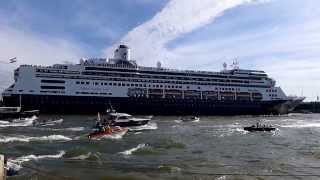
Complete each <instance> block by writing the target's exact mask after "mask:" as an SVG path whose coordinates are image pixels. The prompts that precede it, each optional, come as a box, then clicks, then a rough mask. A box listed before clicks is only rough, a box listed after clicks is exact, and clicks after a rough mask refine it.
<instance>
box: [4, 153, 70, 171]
mask: <svg viewBox="0 0 320 180" xmlns="http://www.w3.org/2000/svg"><path fill="white" fill-rule="evenodd" d="M64 154H65V151H59V153H58V154H54V155H38V156H37V155H33V154H32V155H27V156H22V157H18V158H16V159H8V163H7V166H8V168H12V169H14V170H16V171H18V170H20V169H21V168H22V167H23V166H22V163H24V162H28V161H31V160H35V161H38V160H41V159H59V158H61V157H62V156H63V155H64Z"/></svg>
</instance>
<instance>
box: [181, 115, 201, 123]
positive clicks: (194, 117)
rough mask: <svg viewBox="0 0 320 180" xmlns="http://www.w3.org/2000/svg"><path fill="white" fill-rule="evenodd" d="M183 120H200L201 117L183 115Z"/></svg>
mask: <svg viewBox="0 0 320 180" xmlns="http://www.w3.org/2000/svg"><path fill="white" fill-rule="evenodd" d="M181 121H183V122H198V121H200V117H198V116H192V117H183V118H181Z"/></svg>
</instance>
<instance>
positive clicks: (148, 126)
mask: <svg viewBox="0 0 320 180" xmlns="http://www.w3.org/2000/svg"><path fill="white" fill-rule="evenodd" d="M155 129H158V125H157V123H155V122H152V123H150V122H149V123H148V124H145V125H142V126H136V127H130V128H129V130H130V131H141V130H155Z"/></svg>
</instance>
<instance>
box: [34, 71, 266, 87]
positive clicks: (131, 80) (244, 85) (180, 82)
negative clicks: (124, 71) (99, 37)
mask: <svg viewBox="0 0 320 180" xmlns="http://www.w3.org/2000/svg"><path fill="white" fill-rule="evenodd" d="M36 77H45V78H50V77H52V78H67V79H80V78H81V79H88V80H92V79H93V78H92V77H79V76H60V75H59V77H58V76H46V75H40V74H37V75H36ZM95 79H97V78H95ZM99 79H100V78H99ZM101 80H106V81H129V82H145V83H170V84H192V85H211V86H238V87H255V88H270V86H265V85H247V84H242V85H241V84H231V83H228V84H222V83H207V82H184V81H165V80H151V79H122V78H103V79H101ZM77 84H87V85H88V84H90V83H89V82H83V81H81V82H80V81H77ZM98 84H99V83H95V84H94V85H98Z"/></svg>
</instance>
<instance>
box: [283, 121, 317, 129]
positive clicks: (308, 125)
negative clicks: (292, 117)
mask: <svg viewBox="0 0 320 180" xmlns="http://www.w3.org/2000/svg"><path fill="white" fill-rule="evenodd" d="M281 127H286V128H315V127H316V128H319V127H320V123H303V122H298V123H295V124H288V125H281Z"/></svg>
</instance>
